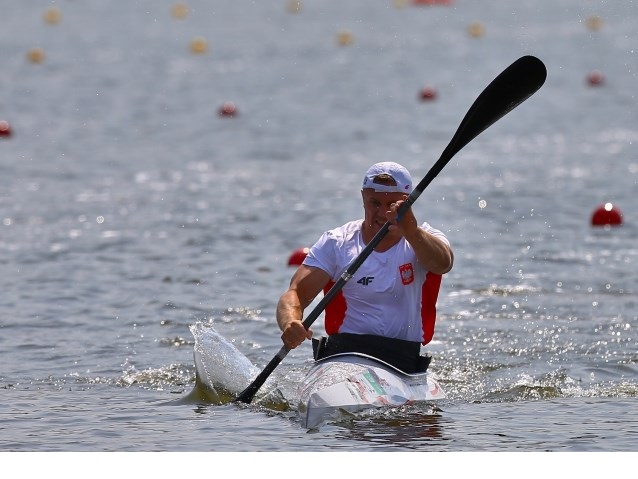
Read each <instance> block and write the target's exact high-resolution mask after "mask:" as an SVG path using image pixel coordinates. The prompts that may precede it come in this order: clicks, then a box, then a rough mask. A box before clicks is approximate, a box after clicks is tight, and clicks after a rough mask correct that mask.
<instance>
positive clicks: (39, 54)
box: [27, 47, 44, 63]
mask: <svg viewBox="0 0 638 479" xmlns="http://www.w3.org/2000/svg"><path fill="white" fill-rule="evenodd" d="M27 60H29V61H30V62H31V63H42V62H43V61H44V50H43V49H42V48H40V47H34V48H31V49H30V50H29V51H28V52H27Z"/></svg>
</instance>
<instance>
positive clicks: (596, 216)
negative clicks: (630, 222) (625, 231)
mask: <svg viewBox="0 0 638 479" xmlns="http://www.w3.org/2000/svg"><path fill="white" fill-rule="evenodd" d="M591 224H592V226H620V225H622V213H621V212H620V210H619V209H618V208H616V207H615V206H614V205H613V204H612V203H605V204H604V205H600V206H599V207H598V208H596V209H595V210H594V212H593V214H592V216H591Z"/></svg>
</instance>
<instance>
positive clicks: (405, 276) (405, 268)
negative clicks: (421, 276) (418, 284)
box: [399, 263, 414, 284]
mask: <svg viewBox="0 0 638 479" xmlns="http://www.w3.org/2000/svg"><path fill="white" fill-rule="evenodd" d="M399 271H400V272H401V282H403V284H410V283H412V282H413V281H414V270H413V269H412V263H408V264H403V265H401V266H399Z"/></svg>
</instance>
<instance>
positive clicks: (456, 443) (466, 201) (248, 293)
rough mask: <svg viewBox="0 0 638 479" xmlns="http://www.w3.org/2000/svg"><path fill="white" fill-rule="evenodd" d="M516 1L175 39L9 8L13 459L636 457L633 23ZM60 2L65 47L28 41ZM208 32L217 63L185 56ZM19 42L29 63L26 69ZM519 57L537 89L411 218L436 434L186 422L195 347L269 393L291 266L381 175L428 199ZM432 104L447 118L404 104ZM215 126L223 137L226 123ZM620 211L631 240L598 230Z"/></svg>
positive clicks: (41, 5) (219, 16)
mask: <svg viewBox="0 0 638 479" xmlns="http://www.w3.org/2000/svg"><path fill="white" fill-rule="evenodd" d="M511 3H514V2H499V1H496V0H493V1H484V2H470V1H460V0H459V1H456V2H454V5H452V6H448V7H442V6H430V7H415V6H411V5H406V6H404V7H403V8H400V7H399V6H395V4H393V3H392V2H390V1H387V2H369V1H368V2H366V1H363V0H352V1H350V2H336V1H322V2H311V1H306V2H303V8H302V10H301V12H299V13H297V14H294V13H290V12H289V11H288V10H287V8H286V3H285V2H283V1H282V2H246V1H240V2H232V3H231V2H211V1H203V0H193V1H190V2H188V6H189V7H190V12H189V15H188V17H187V18H185V19H182V20H179V19H176V18H174V17H172V16H171V6H172V3H171V2H157V1H150V0H144V1H142V0H139V1H135V2H129V3H127V4H126V6H124V5H120V6H118V7H115V6H113V5H107V4H106V2H73V1H67V2H56V3H51V2H4V5H3V8H2V13H1V16H0V56H1V57H2V58H3V71H2V74H1V75H0V92H1V93H0V119H5V120H7V121H9V122H10V124H11V126H12V129H13V136H12V137H11V138H9V139H6V138H5V139H1V140H0V151H1V152H2V153H1V156H0V172H1V174H0V218H1V219H2V224H1V225H0V231H1V234H0V264H1V265H2V271H3V274H2V276H1V278H0V290H1V291H2V295H1V296H0V332H1V334H0V351H2V361H1V364H2V367H1V369H0V398H1V399H2V401H1V402H0V404H1V406H0V419H1V421H0V430H1V434H0V450H2V451H30V452H48V451H56V452H62V451H85V452H101V451H121V452H124V451H138V452H141V451H176V452H187V451H202V452H203V451H216V452H233V451H264V452H269V451H270V452H278V451H293V450H295V451H299V450H303V451H311V452H322V451H350V452H353V451H354V452H370V451H396V452H399V451H403V452H412V451H429V452H478V451H511V452H514V451H519V452H520V451H523V452H531V451H536V452H544V451H554V452H561V451H563V452H576V451H610V452H611V451H625V452H630V451H636V450H637V449H638V408H636V406H635V401H636V396H637V393H638V385H637V382H636V374H637V372H638V367H637V362H638V348H637V339H636V330H637V328H638V313H637V312H636V310H637V308H636V306H637V304H638V292H637V290H636V284H637V279H638V273H637V271H638V268H637V267H636V263H637V258H638V247H637V246H636V242H635V238H636V236H637V234H638V229H637V226H636V225H637V224H638V222H636V219H635V218H636V211H638V201H637V200H636V197H637V195H636V193H637V190H638V187H637V184H638V182H637V178H638V155H637V154H636V147H635V145H636V142H637V141H638V130H636V126H635V125H636V124H637V120H638V113H637V111H638V110H636V108H635V104H636V93H635V91H636V88H635V86H636V75H637V73H636V71H637V67H638V60H637V58H636V52H635V45H636V40H637V38H636V37H637V34H636V28H635V25H636V21H637V20H638V16H637V15H638V14H637V12H638V9H636V4H635V2H633V1H625V2H603V1H593V0H592V1H587V2H582V1H579V0H567V1H564V2H561V3H560V6H559V5H557V4H556V3H555V2H549V1H545V0H543V1H539V0H535V1H527V0H525V1H519V2H515V3H516V5H511ZM51 5H56V6H58V7H59V8H60V11H61V12H62V20H61V22H60V23H59V24H57V25H50V24H47V23H45V22H44V21H43V20H42V14H43V12H44V10H45V9H46V8H47V7H49V6H51ZM593 15H600V18H601V19H602V20H603V24H602V27H601V29H600V30H591V29H589V28H587V26H586V22H587V20H588V19H589V18H590V17H591V16H593ZM472 22H480V23H481V24H482V25H483V26H484V28H485V34H484V35H483V36H481V37H479V38H473V37H471V36H470V35H468V33H467V28H468V26H469V25H470V24H471V23H472ZM342 30H343V31H348V32H350V33H351V34H352V37H353V43H352V44H351V45H349V46H345V47H344V46H339V45H338V44H337V42H336V37H337V34H338V32H340V31H342ZM197 36H203V37H204V38H206V39H207V41H208V46H209V49H208V51H207V53H205V54H204V55H196V54H193V53H192V52H191V51H190V50H189V43H190V41H191V40H192V39H193V38H195V37H197ZM35 46H40V47H41V48H42V49H43V50H44V52H45V55H46V56H45V60H44V61H43V62H42V63H40V64H34V63H31V62H29V61H27V60H26V59H25V55H26V52H27V51H28V49H29V48H32V47H35ZM526 54H532V55H535V56H537V57H539V58H540V59H541V60H543V62H544V63H545V64H546V66H547V69H548V79H547V82H546V84H545V85H544V86H543V88H542V89H541V90H540V91H539V92H538V93H537V94H536V95H534V96H533V97H532V98H530V99H529V100H527V101H526V102H525V103H524V104H522V105H521V106H519V107H518V108H517V109H516V110H514V111H513V112H511V113H510V114H508V115H507V116H506V117H504V118H503V119H502V120H500V121H499V122H498V123H496V124H495V125H493V126H492V127H490V128H489V129H488V130H487V131H485V132H484V133H482V134H481V135H480V136H479V137H478V138H476V139H475V140H474V141H473V142H472V143H471V144H469V145H468V146H466V147H465V148H464V149H463V150H462V151H461V152H460V153H458V154H457V155H456V157H455V158H454V159H453V160H452V161H451V162H450V163H449V164H448V165H447V167H446V168H445V169H444V170H443V171H442V173H441V174H440V175H439V177H437V178H436V179H435V181H433V182H432V184H431V185H430V186H429V187H428V188H427V190H426V191H425V192H424V194H423V195H422V196H421V197H420V198H419V200H418V202H417V203H416V204H415V206H414V209H415V212H416V213H417V216H418V217H419V218H420V219H424V220H427V221H429V222H430V223H431V224H433V225H435V226H436V227H439V228H441V229H443V230H444V231H446V233H447V234H448V236H449V238H450V240H451V241H452V244H453V246H454V249H455V255H456V263H455V267H454V269H453V270H452V271H451V272H450V273H449V274H448V275H446V277H445V279H444V281H443V284H442V289H441V293H440V296H439V304H438V309H439V319H438V322H437V328H436V333H435V339H434V341H433V342H432V343H431V344H430V345H429V346H428V351H429V352H430V353H431V354H432V355H433V356H434V360H433V363H432V366H431V368H432V371H433V372H434V373H435V374H436V376H437V377H438V378H439V380H440V382H441V385H442V386H443V387H444V389H445V390H446V392H447V393H448V399H447V400H445V402H443V403H442V404H441V405H440V407H441V412H438V413H432V412H431V411H425V410H423V409H419V408H418V407H412V408H399V409H396V410H392V411H384V412H381V413H376V414H362V415H360V416H357V417H356V418H354V419H352V420H349V421H344V422H341V423H336V424H328V425H326V426H325V427H322V428H321V429H320V430H317V431H310V432H308V431H306V430H304V429H302V428H301V427H300V426H299V423H298V420H297V419H296V416H295V414H294V411H291V410H283V411H280V410H276V409H269V408H266V407H262V406H258V405H251V406H243V405H233V404H221V405H215V404H208V405H202V404H193V403H192V402H191V403H189V402H188V401H185V398H187V396H188V394H189V393H190V392H191V391H192V390H193V387H194V384H195V366H194V360H193V347H194V338H193V336H192V334H191V333H190V329H189V328H190V326H191V325H193V324H195V323H196V322H197V321H202V322H206V323H212V325H213V326H214V327H215V328H216V330H217V331H219V333H220V334H222V335H223V337H225V338H227V339H228V340H229V341H232V343H233V344H234V345H235V346H236V347H237V348H238V349H239V350H240V351H241V352H242V354H244V355H246V357H247V358H248V359H249V360H250V361H251V362H252V363H253V364H254V365H255V366H256V367H258V368H259V369H261V368H263V366H264V365H265V364H266V363H267V362H268V361H269V360H270V359H271V358H272V357H273V355H274V354H275V353H276V352H277V351H278V350H279V347H280V345H281V343H280V339H279V332H278V330H277V328H276V325H275V322H274V309H275V304H276V300H277V298H278V296H279V294H280V293H281V292H282V291H283V289H284V288H285V287H286V285H287V283H288V280H289V277H290V275H291V273H292V270H291V269H290V268H288V267H287V266H286V262H287V258H288V256H289V255H290V254H291V253H292V251H293V250H294V249H296V248H298V247H301V246H306V245H310V244H311V243H312V242H313V241H314V240H315V239H316V238H317V237H318V235H319V234H320V233H321V232H322V231H324V230H325V229H328V228H330V227H333V226H335V225H338V224H341V223H343V222H345V221H346V220H348V219H351V218H354V217H360V215H361V213H362V211H361V205H360V199H359V196H358V195H359V192H358V187H359V184H360V179H361V175H362V173H363V171H365V169H366V168H367V167H368V166H369V164H371V163H372V162H374V161H381V160H396V161H399V162H401V163H403V164H404V165H406V166H407V167H408V168H409V169H410V170H411V171H412V173H413V176H414V177H415V178H417V179H420V178H421V177H422V176H423V175H425V173H426V172H427V171H428V169H429V168H430V167H431V166H432V165H433V164H434V162H435V161H436V159H438V157H439V155H440V154H441V152H442V151H443V149H444V148H445V146H446V145H447V143H448V142H449V141H450V139H451V138H452V135H453V134H454V131H455V130H456V128H457V126H458V124H459V122H460V120H461V119H462V117H463V116H464V114H465V112H466V111H467V109H468V108H469V106H470V105H471V103H472V102H473V101H474V99H475V98H476V96H477V95H478V94H479V93H480V91H481V90H482V89H483V88H484V87H485V86H486V85H487V84H488V83H489V82H490V81H491V80H492V79H493V78H494V77H495V76H496V75H497V74H498V73H500V71H502V70H503V69H504V68H505V67H506V66H508V65H509V64H510V63H511V62H513V61H514V60H515V59H517V58H518V57H520V56H522V55H526ZM594 69H599V70H600V71H602V72H603V73H604V74H605V78H606V82H605V84H604V85H602V86H600V87H597V88H596V87H590V86H588V85H587V84H586V82H585V77H586V75H587V74H588V73H589V72H590V71H592V70H594ZM425 84H431V85H434V86H436V88H437V90H438V93H439V96H438V98H437V100H436V101H434V102H430V103H422V102H420V101H418V100H417V94H418V91H419V90H420V88H422V87H423V86H424V85H425ZM225 101H234V102H235V103H236V105H237V108H238V111H239V115H238V116H237V117H234V118H222V117H219V116H218V114H217V110H218V108H219V107H220V106H221V105H222V103H223V102H225ZM481 201H483V202H481ZM606 201H612V202H614V203H615V204H616V205H617V206H618V207H619V208H620V209H621V210H622V212H623V214H624V220H625V221H624V225H623V226H622V227H620V228H612V229H596V228H592V227H591V226H590V225H589V218H590V214H591V212H592V211H593V209H594V208H596V207H597V206H598V205H599V204H601V203H603V202H606ZM313 329H314V331H315V333H316V334H320V333H321V332H322V328H321V320H317V322H316V323H315V324H314V325H313ZM310 356H311V354H310V345H309V344H305V345H303V346H302V347H300V348H298V349H297V350H294V351H292V352H291V353H290V354H289V355H288V356H287V357H286V359H285V360H284V361H283V362H282V364H281V365H280V366H279V367H278V368H277V370H276V371H275V373H274V374H273V379H274V380H276V381H277V382H278V383H279V385H280V387H281V390H282V391H284V393H285V394H286V395H289V394H293V393H294V390H295V386H296V384H297V383H298V381H299V379H300V378H301V377H302V376H303V373H304V371H305V370H307V368H308V366H309V364H310ZM615 464H616V462H614V465H615ZM607 465H608V466H611V464H607Z"/></svg>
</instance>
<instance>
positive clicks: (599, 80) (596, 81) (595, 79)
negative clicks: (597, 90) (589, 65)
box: [587, 70, 605, 86]
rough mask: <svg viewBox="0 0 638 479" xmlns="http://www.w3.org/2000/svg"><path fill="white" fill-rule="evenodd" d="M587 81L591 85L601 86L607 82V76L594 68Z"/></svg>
mask: <svg viewBox="0 0 638 479" xmlns="http://www.w3.org/2000/svg"><path fill="white" fill-rule="evenodd" d="M587 83H589V85H591V86H600V85H602V84H603V83H605V76H604V75H603V74H602V72H600V71H599V70H594V71H592V72H590V73H589V75H587Z"/></svg>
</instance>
